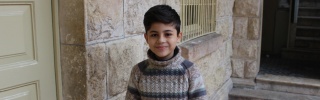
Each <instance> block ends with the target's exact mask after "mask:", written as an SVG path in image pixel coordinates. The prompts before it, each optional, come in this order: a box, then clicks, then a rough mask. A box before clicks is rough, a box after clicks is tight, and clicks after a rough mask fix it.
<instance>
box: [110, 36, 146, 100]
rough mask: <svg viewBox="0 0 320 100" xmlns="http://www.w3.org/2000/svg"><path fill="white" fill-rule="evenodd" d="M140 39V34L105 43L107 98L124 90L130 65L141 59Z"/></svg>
mask: <svg viewBox="0 0 320 100" xmlns="http://www.w3.org/2000/svg"><path fill="white" fill-rule="evenodd" d="M141 40H143V37H142V36H135V37H130V38H125V39H121V40H117V41H113V42H112V43H108V44H107V45H106V47H107V50H108V55H107V61H108V62H107V63H108V64H107V67H108V73H107V75H108V79H107V85H108V98H113V97H114V96H116V95H118V94H120V93H123V92H125V91H126V89H127V84H128V80H129V77H130V72H131V69H132V67H133V66H134V65H136V64H137V63H139V62H141V61H142V60H143V54H142V53H144V52H143V51H144V50H143V41H141Z"/></svg>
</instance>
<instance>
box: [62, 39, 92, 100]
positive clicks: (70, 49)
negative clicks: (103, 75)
mask: <svg viewBox="0 0 320 100" xmlns="http://www.w3.org/2000/svg"><path fill="white" fill-rule="evenodd" d="M61 74H62V76H61V77H62V91H63V99H64V100H87V93H88V91H87V77H86V60H85V47H84V46H79V45H61ZM75 91H77V92H75Z"/></svg>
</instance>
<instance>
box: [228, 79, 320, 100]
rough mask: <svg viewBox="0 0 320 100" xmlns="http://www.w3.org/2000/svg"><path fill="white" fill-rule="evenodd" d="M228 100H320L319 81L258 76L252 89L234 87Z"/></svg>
mask: <svg viewBox="0 0 320 100" xmlns="http://www.w3.org/2000/svg"><path fill="white" fill-rule="evenodd" d="M229 100H320V80H316V79H308V78H299V77H290V76H279V75H271V74H259V75H258V76H257V78H256V85H255V86H254V88H243V87H234V88H233V89H232V90H231V91H230V93H229Z"/></svg>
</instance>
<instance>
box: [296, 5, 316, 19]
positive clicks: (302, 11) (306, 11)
mask: <svg viewBox="0 0 320 100" xmlns="http://www.w3.org/2000/svg"><path fill="white" fill-rule="evenodd" d="M308 8H310V9H299V12H298V16H318V17H319V16H320V9H317V8H313V7H308ZM312 8H313V9H312Z"/></svg>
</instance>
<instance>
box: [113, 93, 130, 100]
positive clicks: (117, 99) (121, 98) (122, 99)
mask: <svg viewBox="0 0 320 100" xmlns="http://www.w3.org/2000/svg"><path fill="white" fill-rule="evenodd" d="M126 93H127V92H123V93H121V94H118V95H117V96H115V97H113V98H109V99H108V100H125V99H126Z"/></svg>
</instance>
